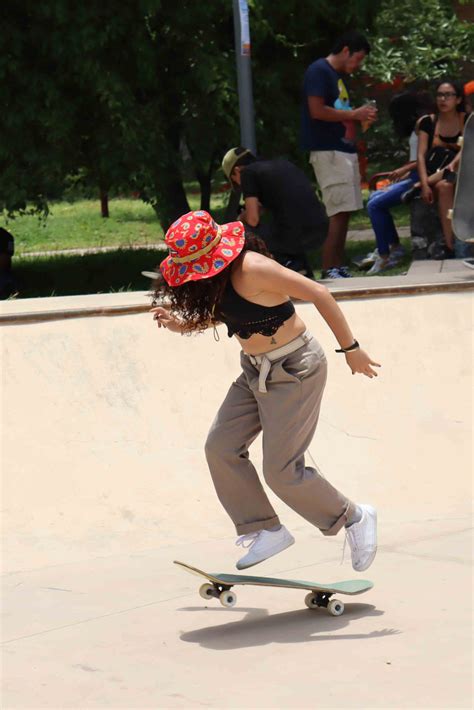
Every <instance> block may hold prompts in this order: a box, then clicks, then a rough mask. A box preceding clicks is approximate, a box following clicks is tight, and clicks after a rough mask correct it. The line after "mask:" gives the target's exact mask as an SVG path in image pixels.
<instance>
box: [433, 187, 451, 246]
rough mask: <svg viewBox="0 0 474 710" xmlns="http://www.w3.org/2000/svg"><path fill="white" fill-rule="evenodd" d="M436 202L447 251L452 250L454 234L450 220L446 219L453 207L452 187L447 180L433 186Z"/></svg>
mask: <svg viewBox="0 0 474 710" xmlns="http://www.w3.org/2000/svg"><path fill="white" fill-rule="evenodd" d="M434 191H435V195H436V201H437V203H438V213H439V219H440V221H441V228H442V230H443V236H444V241H445V244H446V246H447V247H448V249H450V250H452V249H454V234H453V227H452V224H451V220H450V219H449V218H448V213H449V210H450V209H452V207H453V200H454V185H453V184H452V183H450V182H448V181H447V180H439V182H437V183H436V184H435V186H434Z"/></svg>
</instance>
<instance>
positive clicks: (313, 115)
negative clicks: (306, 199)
mask: <svg viewBox="0 0 474 710" xmlns="http://www.w3.org/2000/svg"><path fill="white" fill-rule="evenodd" d="M369 52H370V45H369V43H368V41H367V39H366V38H365V37H364V35H362V34H360V33H359V32H347V33H346V34H344V35H342V36H341V37H340V38H339V39H338V40H337V41H336V43H335V45H334V47H333V49H332V51H331V53H330V54H329V55H328V56H327V57H326V58H324V59H318V60H317V61H315V62H313V63H312V64H310V66H309V67H308V68H307V70H306V73H305V76H304V85H303V93H304V98H303V112H302V138H303V148H304V149H305V150H309V151H310V163H311V164H312V166H313V169H314V172H315V175H316V179H317V181H318V183H319V187H320V188H321V192H322V196H323V202H324V204H325V207H326V211H327V214H328V217H329V230H328V236H327V239H326V241H325V243H324V246H323V254H322V262H323V263H322V266H323V278H344V277H346V276H350V273H349V272H348V270H347V269H346V267H345V266H343V260H344V246H345V242H346V236H347V227H348V224H349V216H350V213H351V212H354V211H356V210H360V209H361V208H362V193H361V189H360V174H359V163H358V159H357V152H356V146H355V124H354V122H355V121H359V122H361V123H362V124H363V126H364V128H365V127H367V126H368V125H370V123H372V122H373V121H375V120H376V118H377V109H376V108H375V107H374V106H372V105H369V104H366V105H365V106H361V107H360V108H357V109H352V108H351V106H350V103H349V95H348V93H347V89H346V87H345V85H344V80H343V77H344V76H346V75H349V74H352V73H353V72H354V71H356V69H358V68H359V67H360V65H361V64H362V62H363V61H364V59H365V57H366V56H367V54H368V53H369Z"/></svg>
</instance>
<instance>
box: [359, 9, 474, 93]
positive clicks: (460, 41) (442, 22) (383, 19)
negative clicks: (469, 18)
mask: <svg viewBox="0 0 474 710" xmlns="http://www.w3.org/2000/svg"><path fill="white" fill-rule="evenodd" d="M372 42H373V51H372V53H371V54H370V57H369V59H368V61H367V66H366V71H367V72H368V73H369V74H370V75H371V76H373V77H374V78H376V79H378V80H380V81H386V82H390V81H392V80H393V79H394V78H395V77H401V78H402V79H403V80H404V81H405V82H407V83H410V82H413V81H420V80H430V79H436V78H438V77H440V76H443V75H444V74H453V75H454V76H456V75H457V74H458V73H459V70H460V67H461V66H462V64H463V62H466V61H467V60H468V59H472V55H473V51H474V26H473V25H472V24H470V23H467V22H462V21H461V20H459V19H458V17H457V16H456V14H455V13H454V9H453V6H452V4H451V3H449V2H445V1H444V0H417V1H416V2H414V1H413V0H397V2H396V3H393V2H391V0H383V2H382V3H381V6H380V11H379V12H378V13H377V17H376V19H375V23H374V33H373V39H372Z"/></svg>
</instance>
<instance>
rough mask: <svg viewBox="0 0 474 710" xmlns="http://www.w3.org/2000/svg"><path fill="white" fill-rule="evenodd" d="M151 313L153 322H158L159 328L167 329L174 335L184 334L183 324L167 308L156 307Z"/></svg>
mask: <svg viewBox="0 0 474 710" xmlns="http://www.w3.org/2000/svg"><path fill="white" fill-rule="evenodd" d="M151 313H153V320H156V324H157V326H158V328H167V329H168V330H171V332H172V333H182V332H183V324H182V323H181V321H179V320H178V319H177V318H175V317H174V316H173V315H172V314H171V311H169V310H168V309H167V308H163V306H156V307H155V308H152V309H151Z"/></svg>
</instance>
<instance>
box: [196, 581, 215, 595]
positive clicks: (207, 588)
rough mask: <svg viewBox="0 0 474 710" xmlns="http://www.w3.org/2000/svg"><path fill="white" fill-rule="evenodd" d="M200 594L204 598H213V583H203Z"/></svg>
mask: <svg viewBox="0 0 474 710" xmlns="http://www.w3.org/2000/svg"><path fill="white" fill-rule="evenodd" d="M199 595H200V596H201V597H202V598H203V599H211V598H212V597H213V596H214V587H213V586H212V584H202V585H201V586H200V587H199Z"/></svg>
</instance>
